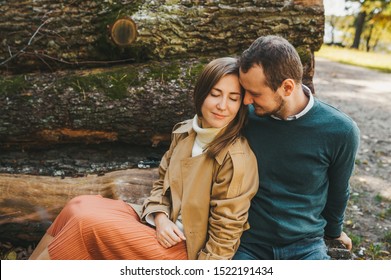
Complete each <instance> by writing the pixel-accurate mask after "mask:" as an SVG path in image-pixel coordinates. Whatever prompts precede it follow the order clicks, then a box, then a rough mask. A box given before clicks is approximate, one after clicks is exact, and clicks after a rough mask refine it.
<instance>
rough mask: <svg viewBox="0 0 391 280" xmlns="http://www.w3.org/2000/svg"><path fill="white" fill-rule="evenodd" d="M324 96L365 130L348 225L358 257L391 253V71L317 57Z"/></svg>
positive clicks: (319, 93)
mask: <svg viewBox="0 0 391 280" xmlns="http://www.w3.org/2000/svg"><path fill="white" fill-rule="evenodd" d="M315 69H316V72H315V77H314V85H315V90H316V95H315V96H317V97H318V98H319V99H321V100H323V101H325V102H327V103H329V104H331V105H333V106H334V107H336V108H338V109H340V110H342V111H343V112H345V113H346V114H348V115H349V116H351V117H352V118H353V119H354V120H355V121H356V122H357V124H358V126H359V128H360V131H361V143H360V148H359V152H358V155H357V161H356V169H355V172H354V175H353V177H352V180H351V186H352V193H351V199H350V203H349V207H348V210H347V217H346V224H345V229H346V231H347V232H348V233H350V235H351V237H353V238H354V241H355V243H356V248H355V253H356V255H357V257H358V258H360V257H361V258H387V259H391V255H390V243H391V203H390V202H391V74H387V73H380V72H378V71H374V70H368V69H365V68H361V67H356V66H350V65H344V64H340V63H336V62H331V61H329V60H326V59H323V58H316V66H315Z"/></svg>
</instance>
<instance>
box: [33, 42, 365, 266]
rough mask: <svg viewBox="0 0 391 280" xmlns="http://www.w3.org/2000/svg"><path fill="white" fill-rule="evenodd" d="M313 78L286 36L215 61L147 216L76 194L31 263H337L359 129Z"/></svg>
mask: <svg viewBox="0 0 391 280" xmlns="http://www.w3.org/2000/svg"><path fill="white" fill-rule="evenodd" d="M302 75H303V70H302V64H301V62H300V58H299V56H298V54H297V52H296V50H295V49H294V47H293V46H292V45H291V44H290V43H289V42H288V41H286V40H285V39H283V38H281V37H278V36H264V37H260V38H258V39H257V40H256V41H254V43H253V44H252V45H251V46H250V48H249V49H247V50H246V51H244V53H243V54H242V56H241V57H240V59H239V61H237V60H236V59H234V58H227V57H225V58H219V59H216V60H213V61H212V62H210V63H209V64H208V65H207V66H206V67H205V68H204V70H203V72H202V73H201V75H200V77H199V79H198V81H197V83H196V85H195V89H194V103H195V110H196V115H195V117H194V118H193V119H191V120H187V121H184V122H181V123H179V124H177V125H176V126H175V127H174V129H173V133H172V142H171V145H170V148H169V150H168V151H167V152H166V153H165V154H164V156H163V158H162V160H161V164H160V166H159V180H158V181H156V182H155V183H154V185H153V188H152V191H151V195H150V197H149V198H147V199H146V201H145V202H144V205H143V210H142V214H141V216H140V217H139V215H138V214H136V211H135V210H134V209H133V208H132V207H131V206H130V205H128V204H126V203H125V202H123V201H121V200H112V199H107V198H102V197H101V196H94V195H91V196H88V195H86V196H79V197H76V198H73V199H72V200H71V201H70V202H68V204H67V205H66V206H65V208H64V209H63V210H62V211H61V213H60V214H59V216H58V217H57V218H56V220H55V221H54V223H53V224H52V225H51V226H50V228H49V229H48V231H47V233H46V234H45V236H44V237H43V238H42V240H41V241H40V243H39V244H38V246H37V248H36V249H35V251H34V252H33V254H32V255H31V257H30V259H144V260H147V259H237V260H240V259H242V260H245V259H267V260H272V259H329V256H328V255H327V249H326V246H325V243H324V238H331V239H339V240H341V241H342V243H344V244H345V246H346V247H347V248H348V249H351V247H352V243H351V240H350V238H349V237H348V236H347V235H346V234H345V233H344V232H343V231H342V225H343V218H344V211H345V208H346V204H347V201H348V197H349V178H350V176H351V174H352V171H353V167H354V160H355V155H356V152H357V149H358V145H359V130H358V128H357V126H356V124H355V123H354V122H353V121H352V120H351V119H350V118H349V117H348V116H346V115H345V114H343V113H341V112H340V111H338V110H337V109H335V108H333V107H331V106H330V105H327V104H325V103H323V102H321V101H319V100H317V99H316V98H314V97H313V96H312V94H311V92H310V90H309V89H308V88H307V87H305V86H304V85H302V84H301V83H302ZM249 104H251V105H252V106H249V111H247V105H249ZM247 118H248V119H247ZM244 137H245V138H244ZM247 141H248V142H247ZM250 147H251V148H250ZM258 178H259V180H258ZM258 181H259V182H258Z"/></svg>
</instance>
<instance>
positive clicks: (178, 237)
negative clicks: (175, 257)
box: [155, 212, 186, 248]
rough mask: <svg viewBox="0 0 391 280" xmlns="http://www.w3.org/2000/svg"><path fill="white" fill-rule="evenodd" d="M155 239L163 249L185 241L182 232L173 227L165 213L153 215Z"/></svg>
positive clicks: (175, 226)
mask: <svg viewBox="0 0 391 280" xmlns="http://www.w3.org/2000/svg"><path fill="white" fill-rule="evenodd" d="M155 225H156V238H157V240H158V242H159V243H160V245H162V246H163V247H164V248H170V247H172V246H174V245H175V244H177V243H179V242H181V241H182V240H186V237H185V235H184V234H183V232H182V231H181V230H180V229H179V228H178V227H177V225H175V224H174V223H173V222H172V221H171V220H170V219H169V218H168V217H167V216H166V214H165V213H161V212H159V213H155Z"/></svg>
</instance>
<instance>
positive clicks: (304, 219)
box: [234, 36, 359, 259]
mask: <svg viewBox="0 0 391 280" xmlns="http://www.w3.org/2000/svg"><path fill="white" fill-rule="evenodd" d="M302 75H303V70H302V64H301V62H300V57H299V55H298V54H297V52H296V50H295V49H294V47H293V46H292V45H291V44H290V43H289V42H288V41H287V40H285V39H283V38H281V37H278V36H264V37H260V38H258V39H257V40H256V41H254V43H253V44H252V45H251V46H250V48H249V49H247V50H246V51H244V53H243V54H242V56H241V58H240V82H241V84H242V85H243V87H244V89H245V97H244V103H245V104H252V106H250V116H249V122H248V124H247V126H246V128H245V135H246V137H247V138H248V140H249V142H250V146H251V148H252V149H253V151H254V153H255V155H256V157H257V161H258V170H259V180H260V185H259V190H258V193H257V194H256V196H255V197H254V198H253V200H252V203H251V208H250V210H249V223H250V226H251V228H250V229H249V230H248V231H245V232H244V233H243V236H242V238H241V245H240V247H239V250H238V252H237V253H236V254H235V257H234V259H329V258H330V257H329V256H328V255H327V249H326V246H325V243H324V238H330V239H339V240H340V241H341V242H342V243H343V244H345V246H346V247H347V248H348V249H349V250H350V249H351V248H352V242H351V240H350V238H349V237H348V236H347V235H346V234H345V233H344V232H343V231H342V225H343V219H344V212H345V208H346V205H347V201H348V198H349V179H350V176H351V174H352V171H353V167H354V161H355V156H356V153H357V149H358V146H359V129H358V127H357V125H356V124H355V122H354V121H352V120H351V119H350V118H349V117H348V116H347V115H345V114H344V113H342V112H340V111H339V110H337V109H335V108H334V107H332V106H330V105H327V104H325V103H323V102H322V101H320V100H318V99H316V98H314V97H313V96H312V94H311V92H310V90H309V88H307V87H306V86H304V85H302Z"/></svg>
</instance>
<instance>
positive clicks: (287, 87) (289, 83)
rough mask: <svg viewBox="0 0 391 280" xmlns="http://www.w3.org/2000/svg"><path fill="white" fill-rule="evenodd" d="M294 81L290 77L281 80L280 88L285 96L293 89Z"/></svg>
mask: <svg viewBox="0 0 391 280" xmlns="http://www.w3.org/2000/svg"><path fill="white" fill-rule="evenodd" d="M295 86H296V84H295V81H294V80H292V79H286V80H284V81H283V82H282V85H281V88H282V90H283V93H284V95H285V96H290V95H291V94H292V92H293V90H294V89H295Z"/></svg>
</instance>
